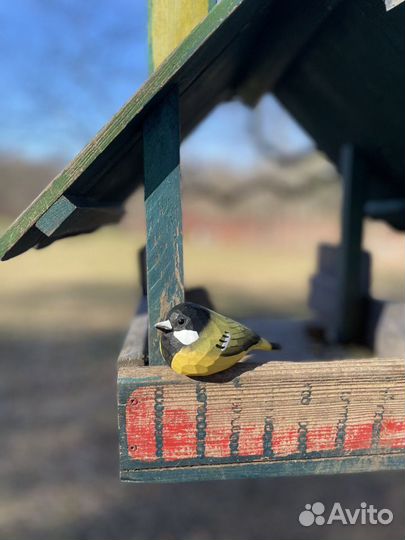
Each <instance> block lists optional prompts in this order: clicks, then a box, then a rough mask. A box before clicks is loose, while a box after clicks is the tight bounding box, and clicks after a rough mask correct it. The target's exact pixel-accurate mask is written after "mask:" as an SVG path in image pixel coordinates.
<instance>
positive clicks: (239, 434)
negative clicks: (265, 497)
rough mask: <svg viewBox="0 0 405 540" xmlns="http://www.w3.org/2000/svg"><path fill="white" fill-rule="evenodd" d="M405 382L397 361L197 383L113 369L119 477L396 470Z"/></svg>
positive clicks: (246, 366) (297, 367)
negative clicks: (386, 468) (115, 375)
mask: <svg viewBox="0 0 405 540" xmlns="http://www.w3.org/2000/svg"><path fill="white" fill-rule="evenodd" d="M404 375H405V370H404V361H403V360H402V359H401V360H400V359H391V360H388V359H385V360H379V359H376V358H373V359H367V360H366V359H364V360H336V361H324V362H303V363H297V362H266V363H264V364H259V363H255V362H252V361H246V362H243V363H240V364H238V365H236V366H235V367H234V368H232V369H230V370H228V371H227V372H224V373H221V374H217V375H215V376H212V377H210V378H208V379H200V380H193V379H190V378H187V377H183V376H180V375H177V374H176V373H175V372H173V371H172V370H171V369H170V368H168V367H158V366H156V367H149V368H139V367H131V366H127V367H122V368H121V369H120V370H119V374H118V386H119V416H120V449H121V476H122V478H123V479H126V480H130V479H133V480H140V481H142V480H145V481H146V480H148V481H153V480H158V479H166V480H170V481H174V480H186V479H198V478H200V479H201V478H228V477H245V476H256V475H272V474H314V473H316V472H323V473H325V472H333V473H335V472H348V471H355V470H376V469H378V468H385V467H388V468H395V467H398V468H404V467H405V462H404V456H405V378H404ZM145 403H146V404H147V405H145ZM153 448H154V450H151V449H153ZM349 458H350V459H349ZM335 460H336V461H335ZM289 463H290V466H289ZM196 468H197V469H198V471H199V472H198V474H197V473H196V470H197V469H196Z"/></svg>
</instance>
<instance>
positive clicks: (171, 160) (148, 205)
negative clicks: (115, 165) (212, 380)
mask: <svg viewBox="0 0 405 540" xmlns="http://www.w3.org/2000/svg"><path fill="white" fill-rule="evenodd" d="M179 114H180V112H179V97H178V91H177V88H173V89H172V90H171V91H170V92H169V93H168V94H167V95H166V96H165V97H164V98H163V99H162V100H161V101H160V102H159V103H157V104H156V105H155V108H154V109H153V110H152V111H151V112H150V113H149V115H148V117H147V118H146V119H145V123H144V128H143V148H144V171H145V172H144V177H145V214H146V272H147V279H146V281H147V299H148V315H149V337H148V351H149V364H150V365H159V364H164V363H165V362H164V359H163V357H162V355H161V354H160V346H159V336H158V331H157V330H156V328H155V327H154V325H155V324H156V323H157V322H158V321H161V320H164V319H165V318H166V315H167V313H168V311H169V310H170V309H171V308H172V307H174V306H175V305H176V304H179V303H180V302H183V301H184V285H183V228H182V211H181V186H180V182H181V178H180V118H179Z"/></svg>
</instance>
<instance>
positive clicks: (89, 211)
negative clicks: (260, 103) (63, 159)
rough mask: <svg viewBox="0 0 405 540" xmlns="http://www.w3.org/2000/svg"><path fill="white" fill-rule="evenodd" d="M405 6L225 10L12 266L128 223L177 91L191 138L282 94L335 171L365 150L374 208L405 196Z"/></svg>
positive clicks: (128, 111)
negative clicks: (348, 154)
mask: <svg viewBox="0 0 405 540" xmlns="http://www.w3.org/2000/svg"><path fill="white" fill-rule="evenodd" d="M404 8H405V5H404V4H402V5H400V6H398V7H396V8H395V9H393V10H391V11H388V12H386V10H385V7H384V3H383V2H382V1H377V0H376V1H370V0H358V1H356V2H351V1H349V0H315V1H313V2H303V1H302V0H291V1H289V2H285V1H283V0H267V1H265V0H222V1H221V2H220V3H219V4H217V5H216V6H215V7H214V9H212V11H211V12H210V13H209V14H208V16H207V17H206V18H205V19H204V20H203V21H202V22H201V24H199V25H198V26H197V27H196V28H195V29H194V30H193V31H192V32H191V34H190V35H189V36H188V37H187V38H186V39H185V40H184V41H183V42H182V43H181V45H180V46H179V47H178V48H177V49H176V50H175V51H173V53H172V54H171V55H170V56H169V57H168V58H167V59H166V60H165V61H164V62H163V64H161V65H160V66H159V68H158V69H157V70H156V71H155V72H154V73H153V74H152V75H151V76H150V78H149V79H148V81H147V82H146V83H145V84H144V85H143V86H142V87H141V88H140V90H139V91H138V92H137V93H136V94H135V95H134V96H133V97H132V98H131V99H130V101H129V102H128V103H127V104H126V105H124V107H123V108H122V109H121V110H120V111H119V112H118V113H117V114H116V115H115V116H114V117H113V118H112V120H111V121H110V122H109V123H108V124H107V125H106V126H105V128H104V129H102V130H101V131H100V132H99V133H98V134H97V135H96V137H95V138H94V140H93V141H91V142H90V144H88V145H87V146H86V147H85V148H84V149H83V151H82V152H81V153H80V154H79V155H78V156H77V157H76V158H75V159H74V160H73V161H72V162H71V163H70V164H69V165H68V166H67V167H66V168H65V169H64V170H63V171H62V172H61V173H60V174H59V175H58V176H57V177H56V178H55V179H54V180H53V181H52V182H51V183H50V184H49V185H48V187H47V188H46V189H45V190H44V191H43V192H42V193H41V194H40V195H39V196H38V197H37V198H36V199H35V200H34V201H33V202H32V204H31V205H30V206H29V207H28V208H27V209H26V210H25V211H24V212H23V213H22V214H21V215H20V216H19V217H18V218H17V220H16V221H15V222H14V223H13V224H12V225H11V227H10V228H9V229H8V230H7V231H6V233H5V234H4V235H3V237H2V238H1V240H0V257H1V259H8V258H11V257H13V256H15V255H18V254H20V253H22V252H24V251H26V250H27V249H29V248H31V247H34V246H35V247H44V246H47V245H48V244H50V243H52V242H53V241H54V240H57V239H59V238H62V237H65V236H70V235H74V234H80V233H84V232H90V231H92V230H95V229H96V228H98V227H99V226H101V225H103V224H106V223H111V222H116V221H118V220H119V219H120V217H121V215H122V213H123V212H122V204H123V202H124V201H125V199H126V198H127V197H128V196H129V195H130V193H131V192H132V191H134V190H135V189H136V188H137V187H138V186H139V185H140V184H141V183H142V181H143V148H142V125H143V120H144V119H145V116H146V115H147V114H148V111H149V110H150V109H151V107H153V105H154V103H155V102H156V101H157V100H159V98H160V97H161V96H163V95H164V93H165V92H166V91H167V90H168V89H169V88H172V87H174V86H177V87H178V89H179V95H180V111H181V136H182V138H184V137H185V136H187V135H188V134H189V133H190V131H191V130H192V129H193V128H195V127H196V126H197V124H198V123H199V122H200V121H201V120H202V119H203V118H204V117H205V116H206V115H207V114H208V113H209V112H210V111H211V110H212V109H213V108H214V107H215V106H216V105H217V104H218V103H220V102H221V101H224V100H227V99H230V98H232V97H234V96H240V97H241V98H242V99H244V100H245V101H246V102H248V103H251V104H254V103H255V102H256V101H257V99H258V98H259V97H260V96H261V95H262V94H264V93H265V92H268V91H272V92H274V93H275V94H276V95H277V97H278V98H279V99H280V100H281V101H282V103H284V105H285V106H286V107H287V109H288V110H289V111H290V112H291V113H292V114H293V115H294V116H295V117H296V118H297V119H298V121H299V122H300V123H301V124H302V125H303V127H304V128H305V129H306V130H307V131H308V132H309V133H310V134H311V135H312V137H313V138H314V139H315V141H316V143H317V144H318V146H319V148H320V149H321V150H323V151H325V153H326V154H327V155H328V156H329V157H330V158H331V159H332V160H333V161H335V162H336V161H337V160H338V154H339V149H340V147H341V145H342V144H344V143H347V142H349V143H353V144H355V145H356V146H357V147H359V149H360V150H361V151H362V152H364V154H365V156H367V160H368V163H369V164H370V167H369V173H368V175H367V178H366V181H367V194H368V195H367V197H368V199H369V200H370V201H371V202H373V201H374V202H375V201H376V200H381V199H388V200H389V201H391V202H392V200H393V199H395V200H397V199H398V197H402V198H403V197H405V184H404V182H403V176H404V163H403V148H404V129H403V119H404V95H405V91H404V75H403V65H404V43H403V28H404V25H405V20H404V15H405V9H404ZM388 206H389V205H388ZM394 206H395V205H394ZM395 216H396V217H395ZM395 216H394V218H393V217H392V215H391V214H389V213H388V214H387V213H386V214H384V215H383V216H382V217H383V218H384V219H386V220H387V221H389V222H391V224H393V225H394V226H397V227H398V228H405V223H402V222H400V221H398V219H397V217H398V216H397V214H395Z"/></svg>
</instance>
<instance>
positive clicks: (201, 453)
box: [196, 383, 207, 458]
mask: <svg viewBox="0 0 405 540" xmlns="http://www.w3.org/2000/svg"><path fill="white" fill-rule="evenodd" d="M196 397H197V402H198V407H197V418H196V427H197V434H196V436H197V457H199V458H204V457H205V440H206V436H207V389H206V387H205V385H203V384H201V383H198V384H197V385H196Z"/></svg>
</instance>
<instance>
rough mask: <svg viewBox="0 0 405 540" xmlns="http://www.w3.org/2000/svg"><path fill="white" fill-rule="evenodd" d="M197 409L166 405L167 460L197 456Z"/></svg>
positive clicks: (164, 427) (164, 417)
mask: <svg viewBox="0 0 405 540" xmlns="http://www.w3.org/2000/svg"><path fill="white" fill-rule="evenodd" d="M196 415H197V413H196V411H195V410H188V409H179V408H177V409H175V408H170V407H167V406H165V408H164V412H163V457H164V459H165V460H166V461H172V460H176V459H189V458H195V457H197V426H196V422H197V419H196Z"/></svg>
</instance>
